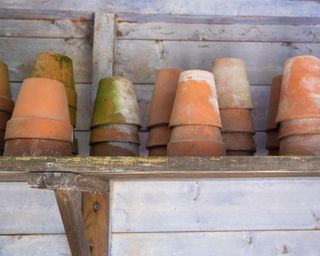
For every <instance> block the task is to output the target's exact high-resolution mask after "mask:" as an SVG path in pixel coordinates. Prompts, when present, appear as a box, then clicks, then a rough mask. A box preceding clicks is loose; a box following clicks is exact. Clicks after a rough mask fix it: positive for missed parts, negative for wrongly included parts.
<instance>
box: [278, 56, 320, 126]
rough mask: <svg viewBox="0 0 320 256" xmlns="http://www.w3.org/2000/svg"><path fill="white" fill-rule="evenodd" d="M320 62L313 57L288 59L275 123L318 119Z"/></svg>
mask: <svg viewBox="0 0 320 256" xmlns="http://www.w3.org/2000/svg"><path fill="white" fill-rule="evenodd" d="M319 70H320V60H319V59H318V58H316V57H314V56H297V57H292V58H290V59H288V60H287V61H286V63H285V66H284V71H283V79H282V86H281V93H280V101H279V108H278V114H277V118H276V122H282V121H284V120H289V119H295V118H309V117H320V103H319V100H318V98H319V95H320V72H319Z"/></svg>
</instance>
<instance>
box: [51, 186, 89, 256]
mask: <svg viewBox="0 0 320 256" xmlns="http://www.w3.org/2000/svg"><path fill="white" fill-rule="evenodd" d="M54 193H55V196H56V200H57V203H58V206H59V211H60V215H61V218H62V221H63V225H64V229H65V231H66V235H67V238H68V243H69V247H70V251H71V254H72V255H79V256H90V254H91V253H90V249H89V244H88V240H87V237H86V234H85V228H84V223H83V219H82V214H81V206H80V205H81V202H80V201H79V200H78V198H77V193H78V192H76V191H69V190H55V191H54Z"/></svg>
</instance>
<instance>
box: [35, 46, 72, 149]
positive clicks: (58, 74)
mask: <svg viewBox="0 0 320 256" xmlns="http://www.w3.org/2000/svg"><path fill="white" fill-rule="evenodd" d="M31 76H32V77H42V78H49V79H54V80H57V81H59V82H61V83H63V85H64V87H65V91H66V94H67V99H68V109H69V115H70V122H71V124H72V126H73V128H76V125H77V92H76V89H75V82H74V74H73V64H72V59H70V58H69V57H67V56H65V55H63V54H60V53H55V52H44V53H40V54H38V56H37V58H36V63H35V65H34V68H33V71H32V75H31ZM72 154H73V155H77V154H78V141H77V139H76V138H75V137H74V140H73V144H72Z"/></svg>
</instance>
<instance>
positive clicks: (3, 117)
mask: <svg viewBox="0 0 320 256" xmlns="http://www.w3.org/2000/svg"><path fill="white" fill-rule="evenodd" d="M10 118H11V113H9V112H5V111H2V110H0V129H1V130H5V129H6V124H7V121H8V120H9V119H10Z"/></svg>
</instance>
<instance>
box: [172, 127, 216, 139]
mask: <svg viewBox="0 0 320 256" xmlns="http://www.w3.org/2000/svg"><path fill="white" fill-rule="evenodd" d="M182 140H183V141H184V140H196V141H198V140H199V141H202V140H204V141H217V142H220V143H222V137H221V132H220V128H219V127H215V126H210V125H179V126H174V127H173V128H172V131H171V137H170V142H175V141H182Z"/></svg>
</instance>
